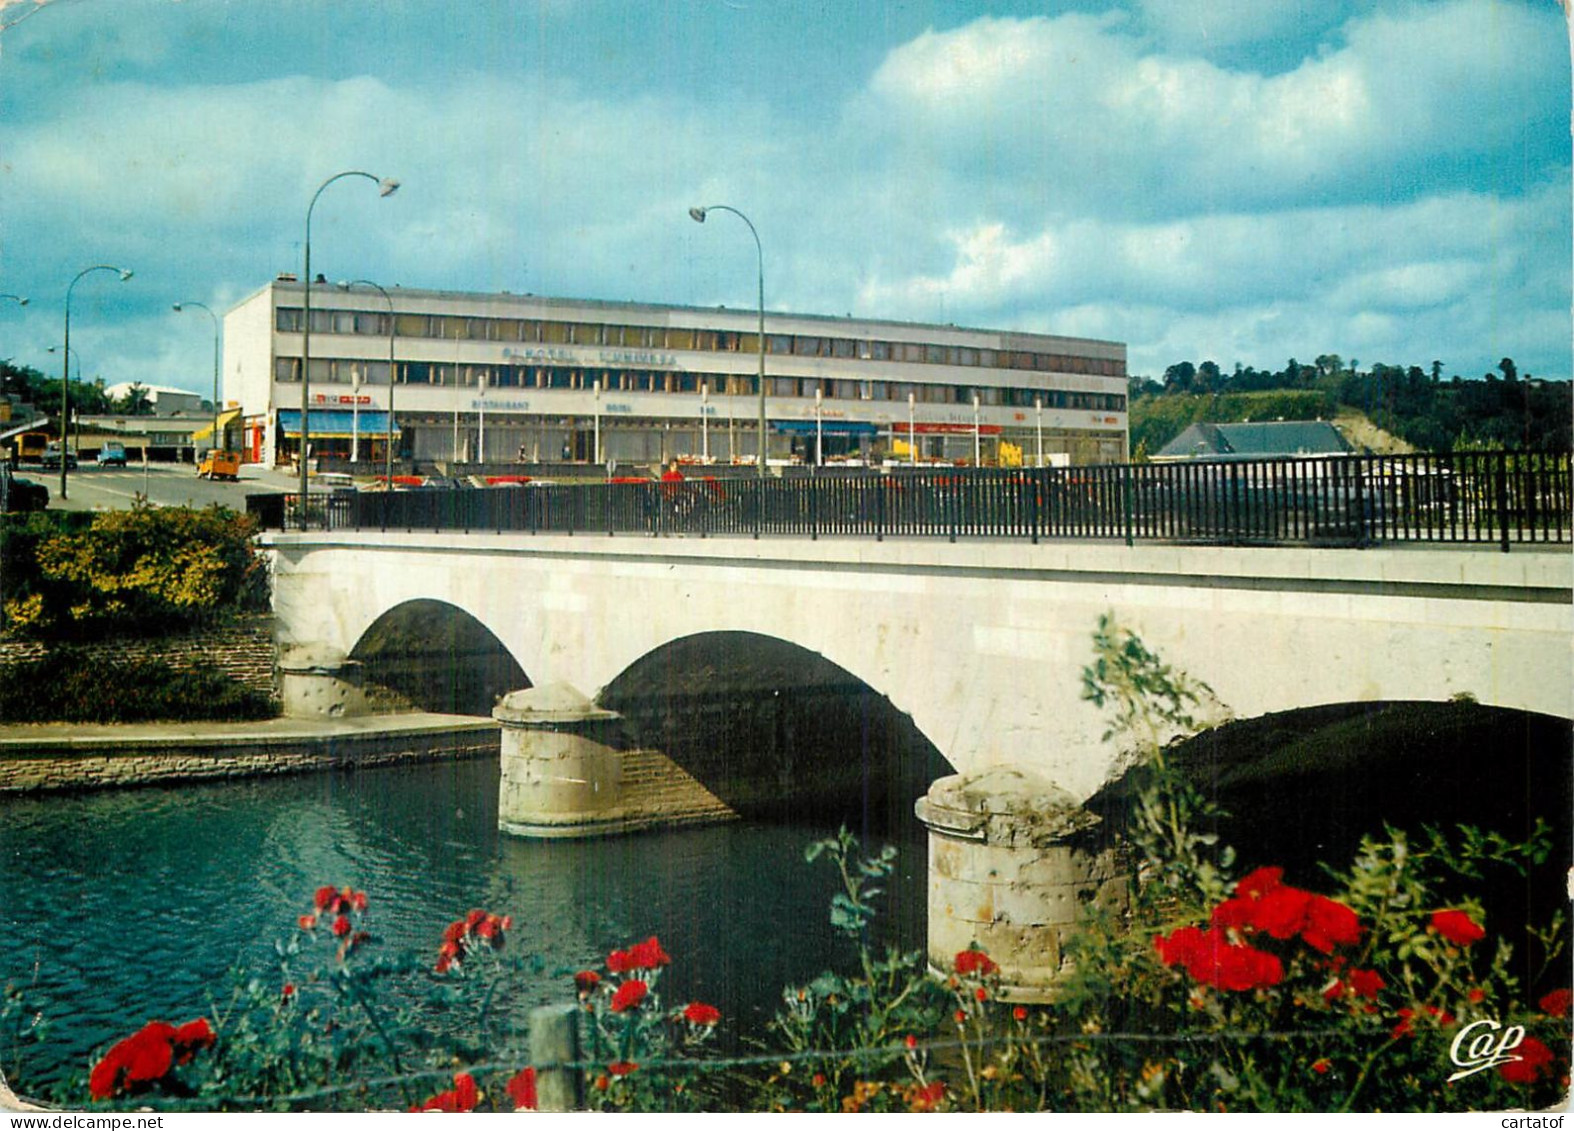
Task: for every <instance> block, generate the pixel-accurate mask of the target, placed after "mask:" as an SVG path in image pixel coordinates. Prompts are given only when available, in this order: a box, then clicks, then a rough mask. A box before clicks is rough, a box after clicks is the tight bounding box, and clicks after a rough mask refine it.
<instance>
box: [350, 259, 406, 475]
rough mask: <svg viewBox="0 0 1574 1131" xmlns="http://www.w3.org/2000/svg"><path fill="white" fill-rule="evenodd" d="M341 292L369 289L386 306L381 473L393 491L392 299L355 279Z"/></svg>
mask: <svg viewBox="0 0 1574 1131" xmlns="http://www.w3.org/2000/svg"><path fill="white" fill-rule="evenodd" d="M338 286H339V289H340V290H341V291H347V290H349V289H350V288H351V287H371V288H372V290H374V291H376V292H377V293H378V294H380V295H382V296H383V301H384V302H385V303H387V304H388V420H387V422H386V423H387V426H388V434H387V436H386V438H385V439H384V440H383V471H384V477H385V478H386V479H387V481H388V489H389V490H390V491H392V490H393V434H394V383H395V381H394V306H393V299H392V298H390V297H389V295H388V292H387V291H385V290H383V288H382V287H380V286H378V285H377V284H376V283H374V282H372V281H371V280H370V279H356V280H354V281H353V282H341V283H339V284H338Z"/></svg>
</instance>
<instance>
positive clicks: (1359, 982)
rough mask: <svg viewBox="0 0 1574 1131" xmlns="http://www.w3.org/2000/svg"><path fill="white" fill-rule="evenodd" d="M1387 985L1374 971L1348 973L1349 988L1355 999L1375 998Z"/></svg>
mask: <svg viewBox="0 0 1574 1131" xmlns="http://www.w3.org/2000/svg"><path fill="white" fill-rule="evenodd" d="M1387 984H1388V983H1387V982H1385V981H1383V976H1382V975H1381V974H1379V973H1378V972H1377V971H1376V970H1355V969H1352V970H1351V971H1350V988H1351V989H1352V990H1354V991H1355V993H1356V996H1357V997H1364V998H1367V999H1372V998H1375V997H1377V995H1378V992H1379V991H1381V990H1382V989H1383V988H1384V987H1385V986H1386V985H1387Z"/></svg>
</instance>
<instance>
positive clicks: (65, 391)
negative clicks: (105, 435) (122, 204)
mask: <svg viewBox="0 0 1574 1131" xmlns="http://www.w3.org/2000/svg"><path fill="white" fill-rule="evenodd" d="M94 271H113V272H115V273H116V274H117V275H119V276H120V281H121V282H122V283H124V282H125V281H126V280H127V279H129V278H131V272H130V271H128V270H126V269H125V268H124V267H111V266H110V265H109V264H107V263H99V264H96V265H94V266H92V267H84V268H82V270H80V271H78V272H77V275H76V278H74V279H72V280H71V285H70V286H68V287H67V288H66V340H65V347H64V348H65V352H64V354H63V355H62V356H61V358H60V497H61V498H62V499H64V498H66V497H67V496H66V468H67V465H68V464H69V462H70V461H69V460H67V459H66V422H67V421H68V420H70V419H71V292H72V291H74V290H76V287H77V284H78V283H80V282H81V281H82V276H84V275H91V274H92V273H93V272H94Z"/></svg>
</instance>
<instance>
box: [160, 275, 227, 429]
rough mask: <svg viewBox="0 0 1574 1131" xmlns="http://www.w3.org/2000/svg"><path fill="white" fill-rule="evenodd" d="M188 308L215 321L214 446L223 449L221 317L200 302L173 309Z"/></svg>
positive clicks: (178, 304)
mask: <svg viewBox="0 0 1574 1131" xmlns="http://www.w3.org/2000/svg"><path fill="white" fill-rule="evenodd" d="M188 306H194V307H196V308H197V309H198V310H200V311H202V312H203V313H205V314H206V315H207V316H208V317H209V318H211V319H212V320H213V446H214V447H215V448H219V449H223V447H224V441H223V440H221V439H219V316H218V315H217V314H214V313H213V311H212V310H210V309H208V307H207V306H205V305H204V304H203V303H200V302H190V301H186V302H177V303H176V304H175V305H174V307H173V308H172V309H174V310H175V311H176V312H179V311H182V310H185V309H186V307H188Z"/></svg>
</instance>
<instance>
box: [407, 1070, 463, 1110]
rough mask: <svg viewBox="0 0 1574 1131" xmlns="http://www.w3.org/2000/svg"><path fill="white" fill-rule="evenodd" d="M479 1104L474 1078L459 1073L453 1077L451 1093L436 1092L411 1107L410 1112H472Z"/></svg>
mask: <svg viewBox="0 0 1574 1131" xmlns="http://www.w3.org/2000/svg"><path fill="white" fill-rule="evenodd" d="M480 1102H481V1093H480V1090H479V1089H477V1088H476V1085H475V1077H474V1076H472V1075H470V1073H468V1072H461V1073H459V1074H458V1075H456V1076H455V1077H454V1086H453V1089H452V1090H451V1091H447V1092H438V1093H437V1094H436V1095H435V1096H431V1097H429V1098H428V1099H425V1100H423V1101H422V1102H421V1103H418V1104H416V1105H415V1106H414V1107H412V1108H411V1109H410V1110H411V1111H446V1112H462V1111H474V1110H475V1105H476V1104H478V1103H480Z"/></svg>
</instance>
